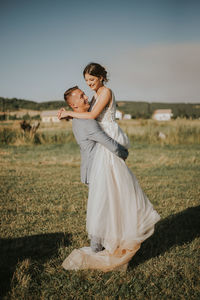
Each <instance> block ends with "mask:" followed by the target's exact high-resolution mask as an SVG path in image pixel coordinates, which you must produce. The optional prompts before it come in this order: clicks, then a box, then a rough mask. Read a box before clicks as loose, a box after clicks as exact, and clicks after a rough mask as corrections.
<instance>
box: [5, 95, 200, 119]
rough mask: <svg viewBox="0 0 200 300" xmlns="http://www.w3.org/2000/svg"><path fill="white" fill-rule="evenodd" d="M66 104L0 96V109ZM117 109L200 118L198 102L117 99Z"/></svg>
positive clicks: (143, 114)
mask: <svg viewBox="0 0 200 300" xmlns="http://www.w3.org/2000/svg"><path fill="white" fill-rule="evenodd" d="M63 106H65V107H66V108H67V105H66V104H65V102H64V101H48V102H40V103H38V102H35V101H30V100H24V99H17V98H12V99H10V98H3V97H0V111H1V112H5V113H6V112H9V111H18V110H21V109H27V110H38V111H43V110H57V109H59V108H60V107H63ZM117 109H118V110H120V111H122V112H123V113H126V114H131V116H132V118H136V119H137V118H144V119H148V118H151V116H152V114H153V112H154V111H155V110H157V109H171V110H172V113H173V118H174V119H176V118H177V117H182V118H192V119H197V118H200V103H199V104H198V103H161V102H151V103H149V102H139V101H118V102H117Z"/></svg>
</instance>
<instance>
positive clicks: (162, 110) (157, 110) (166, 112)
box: [153, 109, 172, 115]
mask: <svg viewBox="0 0 200 300" xmlns="http://www.w3.org/2000/svg"><path fill="white" fill-rule="evenodd" d="M171 113H172V110H171V109H156V110H155V111H154V113H153V114H154V115H155V114H171Z"/></svg>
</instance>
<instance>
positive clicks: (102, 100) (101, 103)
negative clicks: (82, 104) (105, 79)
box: [67, 88, 112, 119]
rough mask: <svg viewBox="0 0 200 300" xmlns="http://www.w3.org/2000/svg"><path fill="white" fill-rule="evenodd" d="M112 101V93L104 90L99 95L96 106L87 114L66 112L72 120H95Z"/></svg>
mask: <svg viewBox="0 0 200 300" xmlns="http://www.w3.org/2000/svg"><path fill="white" fill-rule="evenodd" d="M111 99H112V92H111V90H109V89H107V88H105V89H104V90H103V91H102V92H101V94H100V95H99V99H98V102H97V104H96V105H95V106H94V108H93V109H92V111H89V112H83V113H77V112H74V111H67V115H68V116H69V117H72V118H77V119H96V118H97V117H98V116H99V115H100V113H101V112H102V110H103V109H104V107H106V105H107V104H108V103H109V102H110V100H111Z"/></svg>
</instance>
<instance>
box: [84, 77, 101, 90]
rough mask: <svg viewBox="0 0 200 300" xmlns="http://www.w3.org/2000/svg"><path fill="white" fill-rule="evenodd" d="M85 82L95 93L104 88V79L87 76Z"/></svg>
mask: <svg viewBox="0 0 200 300" xmlns="http://www.w3.org/2000/svg"><path fill="white" fill-rule="evenodd" d="M85 81H86V83H87V85H88V86H89V87H90V88H91V90H93V91H97V90H98V89H99V88H100V87H101V86H103V78H102V77H100V78H99V77H96V76H93V75H90V74H87V73H86V74H85Z"/></svg>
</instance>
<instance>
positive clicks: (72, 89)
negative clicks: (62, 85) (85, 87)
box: [64, 85, 79, 104]
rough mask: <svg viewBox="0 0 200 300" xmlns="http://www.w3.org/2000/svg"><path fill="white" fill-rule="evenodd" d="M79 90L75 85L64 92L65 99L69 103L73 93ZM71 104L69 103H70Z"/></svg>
mask: <svg viewBox="0 0 200 300" xmlns="http://www.w3.org/2000/svg"><path fill="white" fill-rule="evenodd" d="M77 89H79V87H78V85H75V86H73V87H71V88H69V89H68V90H66V91H65V92H64V99H65V101H66V102H67V103H68V100H69V96H71V94H72V92H73V91H75V90H77ZM68 104H69V103H68Z"/></svg>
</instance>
